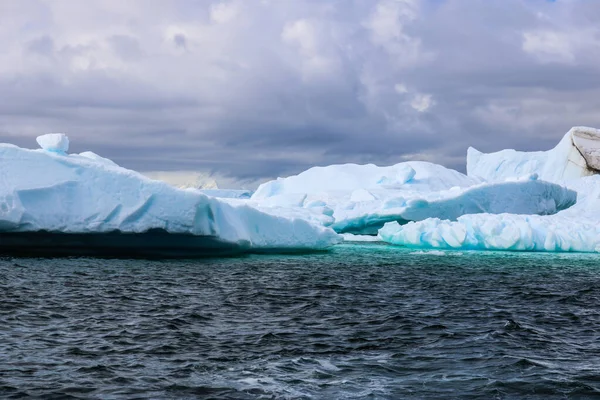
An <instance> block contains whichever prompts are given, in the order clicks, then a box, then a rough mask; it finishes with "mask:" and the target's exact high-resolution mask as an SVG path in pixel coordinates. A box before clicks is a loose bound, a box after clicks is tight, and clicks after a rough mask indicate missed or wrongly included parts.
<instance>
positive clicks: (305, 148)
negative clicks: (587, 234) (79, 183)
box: [0, 0, 600, 182]
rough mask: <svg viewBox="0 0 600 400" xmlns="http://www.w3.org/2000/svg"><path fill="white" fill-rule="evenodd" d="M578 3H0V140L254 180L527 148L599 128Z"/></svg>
mask: <svg viewBox="0 0 600 400" xmlns="http://www.w3.org/2000/svg"><path fill="white" fill-rule="evenodd" d="M599 17H600V4H599V3H596V2H590V1H585V0H580V1H579V0H557V1H544V0H502V1H500V0H497V1H496V0H491V1H490V0H473V1H463V0H423V1H418V0H379V1H376V0H344V1H342V0H332V1H316V0H297V1H275V0H251V1H249V0H223V1H217V0H215V1H192V0H173V1H168V2H166V1H158V0H137V1H136V0H132V1H127V2H124V1H122V0H103V1H101V0H90V1H85V2H81V1H77V0H21V1H5V2H0V45H1V46H2V49H3V51H2V53H0V93H1V94H2V96H0V139H1V140H2V141H7V142H11V143H15V144H18V145H22V146H29V147H33V146H34V144H35V142H34V138H35V136H37V135H39V134H42V133H47V132H57V131H58V132H66V133H67V134H68V135H69V137H70V138H71V142H72V150H73V151H84V150H92V151H94V152H96V153H99V154H101V155H103V156H106V157H108V158H111V159H114V160H115V161H116V162H118V163H119V164H121V165H123V166H125V167H129V168H134V169H137V170H182V171H185V170H189V171H207V172H211V173H214V174H219V175H220V176H223V177H226V178H228V179H230V180H231V181H237V182H252V181H257V180H261V179H267V178H272V177H276V176H283V175H288V174H292V173H298V172H300V171H302V170H304V169H306V168H308V167H310V166H312V165H326V164H332V163H345V162H355V163H369V162H372V163H376V164H380V165H384V164H391V163H397V162H401V161H406V160H415V159H421V160H427V161H433V162H437V163H441V164H444V165H446V166H449V167H452V168H457V169H459V170H464V160H465V155H466V149H467V147H468V146H470V145H471V146H474V147H477V148H479V149H480V150H483V151H494V150H499V149H501V148H507V147H510V148H519V149H523V150H542V149H548V148H550V147H552V146H553V145H554V144H555V143H556V142H558V140H559V139H560V137H561V136H562V135H563V134H564V132H566V131H567V130H568V129H569V128H570V127H571V126H573V125H591V126H597V127H600V113H598V109H599V107H600V96H599V94H600V91H599V88H600V68H598V65H600V63H599V62H600V27H598V24H597V23H596V21H597V20H598V18H599Z"/></svg>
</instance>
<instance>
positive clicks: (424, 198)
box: [252, 161, 576, 235]
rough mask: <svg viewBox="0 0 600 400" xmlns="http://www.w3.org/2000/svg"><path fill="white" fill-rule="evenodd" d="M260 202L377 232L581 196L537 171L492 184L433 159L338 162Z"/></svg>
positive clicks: (523, 210)
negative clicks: (392, 162) (394, 224)
mask: <svg viewBox="0 0 600 400" xmlns="http://www.w3.org/2000/svg"><path fill="white" fill-rule="evenodd" d="M252 201H253V202H255V205H256V207H259V208H260V209H261V210H263V211H265V212H269V213H274V214H276V215H285V214H286V213H288V212H289V213H292V214H293V215H295V216H297V217H299V218H304V219H307V220H311V221H313V222H316V223H321V224H323V225H324V226H331V227H332V228H333V229H334V230H335V231H336V232H340V233H353V234H363V235H364V234H367V235H368V234H370V235H375V234H377V231H378V230H379V229H380V228H381V227H382V226H383V225H384V224H385V223H386V222H390V221H399V222H401V223H403V224H404V223H406V222H409V221H420V220H424V219H427V218H431V217H438V218H442V219H451V220H454V219H456V218H458V217H459V216H461V215H463V214H473V213H484V212H487V213H503V212H511V213H516V214H542V215H544V214H553V213H555V212H557V211H559V210H562V209H565V208H568V207H570V206H571V205H573V204H574V203H575V201H576V193H575V192H574V191H571V190H568V189H565V188H564V187H562V186H559V185H557V184H553V183H548V182H543V181H540V180H538V179H537V177H536V176H535V175H529V176H525V177H522V178H521V179H509V180H505V181H503V182H493V183H487V182H482V180H481V179H478V178H472V177H468V176H466V175H464V174H461V173H459V172H457V171H454V170H450V169H447V168H445V167H442V166H440V165H436V164H431V163H427V162H415V161H412V162H405V163H400V164H396V165H393V166H390V167H377V166H375V165H371V164H369V165H356V164H345V165H332V166H328V167H315V168H311V169H309V170H307V171H305V172H303V173H301V174H299V175H296V176H291V177H288V178H279V179H277V180H275V181H270V182H267V183H265V184H263V185H261V186H260V187H259V188H258V189H257V191H256V192H255V193H254V195H253V196H252Z"/></svg>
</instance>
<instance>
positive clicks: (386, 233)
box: [379, 127, 600, 252]
mask: <svg viewBox="0 0 600 400" xmlns="http://www.w3.org/2000/svg"><path fill="white" fill-rule="evenodd" d="M599 148H600V131H599V130H596V129H592V128H581V127H576V128H573V129H571V130H570V131H569V132H568V133H567V134H566V135H565V137H564V138H563V139H562V140H561V142H560V143H559V144H558V145H557V146H556V147H555V148H554V149H552V150H549V151H547V152H534V153H525V152H517V151H514V150H503V151H501V152H497V153H492V154H482V153H480V152H478V151H476V150H474V149H470V150H469V155H468V159H467V171H468V174H469V175H470V176H473V177H478V178H480V179H486V180H489V181H491V182H494V181H497V180H498V179H504V178H506V177H507V176H511V175H515V174H522V173H539V174H540V176H541V177H542V178H544V179H548V180H550V181H553V182H556V183H560V184H563V185H566V186H567V187H568V188H569V189H571V190H574V191H576V192H577V203H576V204H575V205H574V206H572V207H570V208H568V209H565V210H562V211H560V212H558V213H556V214H555V215H546V216H539V215H515V214H499V215H491V214H478V215H475V214H473V215H463V216H461V217H459V218H458V219H457V220H456V221H452V220H445V219H441V218H432V219H428V220H425V221H421V222H416V223H409V224H406V225H402V226H401V225H399V224H398V223H397V222H391V223H388V224H386V225H385V226H384V227H383V228H382V229H381V230H380V231H379V236H380V238H381V239H382V240H384V241H386V242H389V243H393V244H397V245H404V246H410V247H422V248H443V249H487V250H520V251H580V252H599V251H600V175H593V176H590V175H592V174H595V173H597V169H598V167H599V163H598V160H599V159H600V157H598V156H599V155H600V152H599V151H598V149H599Z"/></svg>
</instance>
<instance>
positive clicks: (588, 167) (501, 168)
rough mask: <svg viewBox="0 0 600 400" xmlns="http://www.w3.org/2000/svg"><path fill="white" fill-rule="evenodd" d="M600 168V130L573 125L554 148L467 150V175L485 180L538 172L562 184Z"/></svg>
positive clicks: (595, 171) (541, 177) (593, 172)
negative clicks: (528, 150) (492, 150)
mask: <svg viewBox="0 0 600 400" xmlns="http://www.w3.org/2000/svg"><path fill="white" fill-rule="evenodd" d="M598 169H600V130H598V129H594V128H588V127H581V126H579V127H573V128H571V130H569V132H567V133H566V135H565V136H564V137H563V138H562V140H561V141H560V142H559V143H558V145H556V147H555V148H553V149H551V150H548V151H534V152H524V151H516V150H512V149H508V150H501V151H498V152H495V153H489V154H485V153H481V152H480V151H478V150H476V149H474V148H472V147H469V149H468V150H467V175H468V176H470V177H473V178H478V179H483V180H486V181H497V180H504V179H506V178H511V177H515V176H523V175H528V174H537V175H538V176H539V178H540V179H543V180H546V181H549V182H557V183H562V182H566V181H570V180H573V179H577V178H581V177H584V176H589V175H593V174H595V173H597V171H598Z"/></svg>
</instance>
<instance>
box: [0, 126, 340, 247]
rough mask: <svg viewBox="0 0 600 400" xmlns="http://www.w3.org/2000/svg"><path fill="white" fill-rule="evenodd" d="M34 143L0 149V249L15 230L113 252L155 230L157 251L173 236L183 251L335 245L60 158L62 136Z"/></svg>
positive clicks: (245, 211)
mask: <svg viewBox="0 0 600 400" xmlns="http://www.w3.org/2000/svg"><path fill="white" fill-rule="evenodd" d="M37 141H38V143H40V145H41V146H42V149H40V150H28V149H23V148H19V147H17V146H13V145H9V144H0V232H1V233H0V247H3V248H4V247H6V246H7V245H8V244H9V242H10V241H12V242H11V243H15V242H14V240H17V241H19V240H21V239H18V237H21V238H22V237H25V236H23V235H20V236H19V235H16V234H17V233H32V232H38V233H40V232H42V233H45V234H56V235H58V234H61V235H63V237H64V235H71V236H68V239H65V240H66V241H68V242H69V243H70V245H73V246H79V244H78V243H79V242H77V240H79V241H81V240H88V239H81V236H73V235H88V236H87V237H88V238H89V237H91V236H89V235H98V234H113V235H114V234H119V235H121V236H119V239H115V238H113V239H111V240H110V246H117V247H119V246H121V243H122V242H123V240H125V239H130V238H131V236H123V235H128V234H152V235H154V236H153V237H154V238H155V239H156V235H157V234H158V233H162V234H163V235H162V236H160V235H159V236H160V237H162V238H163V239H164V240H163V242H161V243H162V244H161V243H159V242H160V240H158V239H156V240H153V241H149V242H148V243H150V244H151V246H155V247H156V246H158V247H160V246H161V245H163V246H164V247H165V249H167V248H168V247H169V246H174V248H175V249H176V248H177V240H174V241H171V242H170V243H167V242H165V241H169V240H171V239H167V238H168V237H169V235H180V237H187V239H182V240H180V241H179V242H180V243H181V244H182V246H187V247H188V248H187V249H186V250H187V251H188V252H189V253H190V254H191V253H194V250H195V249H194V246H198V249H196V250H200V247H205V249H204V250H206V251H207V252H210V250H211V247H215V248H217V247H218V248H228V249H230V250H267V249H275V250H291V249H324V248H327V247H329V246H331V245H333V244H335V243H337V242H338V241H339V240H340V238H339V237H338V235H337V234H336V233H335V232H334V231H332V230H331V229H329V228H325V227H323V226H321V225H316V224H311V223H310V222H307V221H305V220H302V219H297V218H290V217H286V216H275V215H271V214H266V213H263V212H261V211H259V210H257V209H255V208H252V207H250V206H248V205H245V204H228V203H226V202H223V201H220V200H219V199H216V198H212V197H208V196H206V195H204V194H202V193H200V192H199V191H198V190H194V189H189V190H183V189H177V188H174V187H172V186H170V185H168V184H166V183H164V182H159V181H154V180H151V179H149V178H146V177H144V176H142V175H141V174H139V173H137V172H134V171H131V170H127V169H125V168H122V167H119V166H118V165H116V164H115V163H114V162H112V161H110V160H108V159H105V158H102V157H100V156H98V155H96V154H94V153H91V152H86V153H82V154H79V155H78V154H66V151H67V150H68V139H67V138H66V136H64V135H55V134H53V135H44V136H41V137H39V138H38V140H37ZM37 237H38V238H41V236H39V235H38V236H37ZM48 237H49V236H48V235H45V236H44V237H43V240H44V241H46V242H47V241H48V240H50V239H48ZM55 237H58V236H55ZM94 237H96V238H98V237H99V236H94ZM190 237H193V238H196V239H197V238H205V239H206V240H205V241H202V240H196V239H194V240H191V239H190ZM15 238H17V239H15ZM74 238H78V239H77V240H75V239H74ZM40 240H41V239H40ZM48 243H49V242H48ZM94 243H96V242H94ZM19 245H24V244H23V240H21V241H20V242H19ZM198 252H200V251H198Z"/></svg>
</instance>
